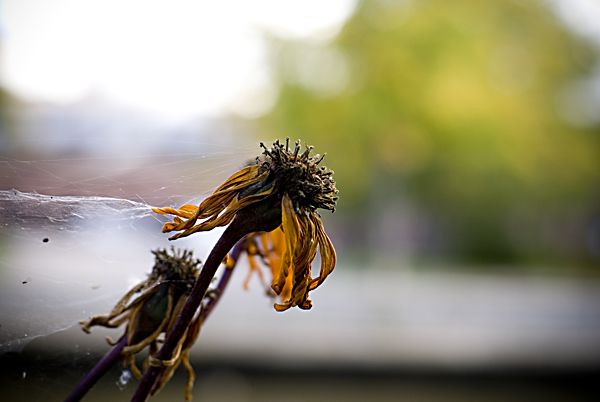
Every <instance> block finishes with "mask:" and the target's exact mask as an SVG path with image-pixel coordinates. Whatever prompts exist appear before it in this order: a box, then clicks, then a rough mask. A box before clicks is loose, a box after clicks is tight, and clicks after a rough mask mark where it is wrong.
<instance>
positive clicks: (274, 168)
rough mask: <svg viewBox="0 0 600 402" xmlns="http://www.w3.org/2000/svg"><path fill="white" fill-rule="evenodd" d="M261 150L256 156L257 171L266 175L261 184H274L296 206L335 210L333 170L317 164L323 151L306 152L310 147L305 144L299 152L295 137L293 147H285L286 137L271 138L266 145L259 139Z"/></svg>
mask: <svg viewBox="0 0 600 402" xmlns="http://www.w3.org/2000/svg"><path fill="white" fill-rule="evenodd" d="M260 146H261V147H262V148H263V149H264V151H263V154H262V155H261V156H259V157H258V158H257V159H256V162H257V163H258V164H259V166H260V173H261V174H262V173H264V172H266V171H268V172H269V175H268V177H267V179H266V182H265V183H263V186H267V185H274V186H276V193H278V194H280V195H283V194H287V195H288V196H289V197H290V199H291V200H292V202H293V203H294V207H295V208H296V209H297V210H301V209H306V210H309V211H314V210H316V209H317V208H323V209H327V210H330V211H335V204H336V201H337V199H338V197H337V193H338V191H337V189H336V187H335V180H333V171H332V170H330V169H328V168H327V167H325V166H319V163H321V161H322V160H323V158H324V157H325V155H323V156H320V155H318V154H317V155H315V156H310V152H311V150H312V149H313V147H312V146H307V147H306V150H305V151H304V152H303V153H300V141H299V140H298V141H296V143H295V146H294V149H293V150H291V149H290V147H289V138H287V139H286V140H285V144H281V143H280V142H279V140H276V141H275V142H273V146H272V147H271V148H270V149H269V148H267V147H266V146H265V145H264V144H263V143H262V142H261V143H260Z"/></svg>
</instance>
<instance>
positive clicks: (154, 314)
mask: <svg viewBox="0 0 600 402" xmlns="http://www.w3.org/2000/svg"><path fill="white" fill-rule="evenodd" d="M152 253H153V254H154V256H155V262H154V267H153V268H152V272H151V273H150V274H149V275H148V278H147V279H146V280H145V281H143V282H141V283H139V284H138V285H136V286H134V287H133V288H131V289H130V290H129V291H128V292H127V293H125V295H124V296H123V297H122V298H121V300H119V302H117V304H116V305H115V307H114V308H113V309H112V311H111V312H110V313H109V314H108V315H98V316H94V317H92V318H90V319H89V320H87V321H82V322H81V323H80V324H81V328H82V329H83V330H84V331H85V332H87V333H89V332H90V329H91V328H92V327H94V326H102V327H107V328H116V327H118V326H120V325H122V324H124V323H126V324H127V326H126V328H125V334H124V335H123V336H125V337H127V346H126V347H125V348H124V349H123V352H122V355H123V363H124V365H125V366H126V367H129V369H130V370H131V372H132V373H133V374H134V375H135V377H136V378H138V379H139V378H140V377H141V376H142V372H141V371H140V369H139V368H138V367H137V365H136V363H135V355H136V354H137V353H139V352H140V351H142V350H143V349H144V348H146V346H149V347H150V348H149V354H148V356H147V358H146V359H145V360H144V363H143V370H144V371H145V370H147V369H148V367H149V366H150V365H157V364H158V365H163V366H166V369H165V371H164V372H163V374H162V376H161V378H160V379H159V381H158V382H157V384H156V386H155V387H154V389H153V393H156V392H158V391H160V389H162V387H163V386H164V385H165V384H166V383H167V382H168V381H169V380H170V379H171V377H172V376H173V373H174V372H175V370H176V369H177V367H178V366H179V364H183V365H184V367H185V368H186V370H187V373H188V381H187V384H186V390H185V398H186V400H191V398H192V394H191V390H192V387H193V384H194V379H195V373H194V370H193V368H192V366H191V364H190V361H189V351H190V348H191V347H192V345H193V343H194V341H195V340H196V338H197V337H198V333H199V331H200V325H201V322H200V320H199V319H198V318H196V319H195V320H194V321H193V322H192V324H191V325H190V327H189V328H188V330H187V332H186V334H185V336H184V337H183V338H182V339H181V341H180V343H179V345H178V348H177V351H176V353H175V354H174V357H173V358H172V359H171V360H169V361H167V362H165V361H157V360H156V359H155V358H154V354H155V353H156V351H157V350H158V346H159V343H160V342H162V336H161V335H162V334H165V333H168V332H169V331H170V330H171V328H172V327H173V325H174V324H175V320H176V319H177V316H178V315H179V313H180V311H181V309H182V308H183V306H184V304H185V302H186V298H187V295H188V294H189V292H190V290H191V288H192V286H193V285H194V282H195V281H196V278H197V277H198V272H199V266H200V260H197V259H194V258H193V255H192V252H191V251H187V250H184V251H183V252H179V251H176V250H174V249H172V253H171V254H170V253H168V252H167V251H166V250H157V251H153V252H152ZM132 298H133V300H132ZM107 340H108V342H109V343H110V344H115V343H116V342H113V341H112V340H111V339H110V338H108V339H107Z"/></svg>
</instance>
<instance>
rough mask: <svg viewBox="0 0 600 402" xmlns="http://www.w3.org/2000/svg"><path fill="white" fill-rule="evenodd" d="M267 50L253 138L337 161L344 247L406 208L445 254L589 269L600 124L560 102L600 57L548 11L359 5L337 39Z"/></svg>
mask: <svg viewBox="0 0 600 402" xmlns="http://www.w3.org/2000/svg"><path fill="white" fill-rule="evenodd" d="M271 49H272V60H273V69H274V76H275V77H276V78H275V79H276V80H277V81H278V82H279V85H280V90H279V97H278V100H277V102H276V104H275V107H274V109H273V110H272V112H271V113H269V114H268V115H267V116H265V117H264V118H263V119H261V120H260V121H259V122H258V123H259V124H260V127H261V129H262V130H261V131H262V132H263V133H264V132H265V131H266V132H267V133H269V134H271V136H272V137H278V136H281V135H282V133H283V135H286V134H287V135H289V136H291V137H296V136H300V137H302V138H304V139H306V141H307V142H309V143H312V144H314V145H315V146H318V149H328V150H331V153H330V156H328V162H327V163H328V165H329V166H332V167H333V168H334V169H335V170H336V179H337V181H338V183H339V188H340V191H341V196H342V197H341V199H340V204H339V212H340V214H342V215H344V214H347V215H346V216H347V218H348V219H347V222H349V223H348V227H347V228H346V229H347V230H346V231H350V232H351V233H354V234H355V236H354V238H353V239H350V240H351V241H353V242H356V243H361V244H364V243H363V242H365V241H366V240H367V239H365V238H364V237H361V236H360V233H364V232H365V227H369V225H372V224H373V216H374V214H375V215H376V214H377V213H379V211H381V210H382V209H385V208H386V206H390V205H391V206H392V207H393V205H394V204H396V203H398V202H400V201H399V200H409V202H410V203H411V205H413V206H415V208H416V209H415V211H421V212H423V211H424V213H423V214H422V216H423V217H425V220H427V221H428V225H430V226H431V227H432V228H433V229H434V230H433V232H434V233H440V231H441V235H436V236H434V238H435V239H438V240H439V239H440V238H441V239H443V242H442V243H443V245H442V250H443V253H442V256H443V257H444V258H450V257H456V258H458V259H460V260H462V261H464V260H470V261H476V262H489V261H494V262H514V261H517V260H518V261H525V260H528V261H531V260H533V261H535V262H558V261H561V262H566V261H570V262H586V261H587V262H591V261H592V260H591V259H592V257H593V252H591V251H590V250H589V247H588V248H586V246H585V244H586V242H585V236H586V233H588V231H590V230H592V228H590V225H591V224H592V223H591V222H592V219H591V218H592V217H593V214H594V213H598V212H599V211H598V209H597V205H598V199H599V198H598V195H599V194H598V188H599V186H598V184H599V183H600V147H599V145H600V143H599V142H600V136H599V135H600V126H599V125H598V123H597V122H596V123H594V122H593V121H590V122H581V121H579V122H578V123H579V124H578V125H575V124H574V123H573V122H570V120H569V115H568V112H569V110H572V109H573V108H575V109H576V108H578V107H579V106H580V105H577V104H576V103H573V102H575V101H574V100H573V99H572V98H573V97H571V98H569V99H570V102H571V103H569V104H566V106H565V101H564V100H565V99H567V98H565V94H566V93H568V91H569V88H570V85H573V84H575V83H577V80H578V79H583V77H585V76H586V75H589V74H590V73H591V72H592V67H593V66H594V63H595V61H596V60H597V56H598V53H597V49H595V48H594V47H593V46H591V44H589V43H586V42H585V41H584V40H583V39H581V38H579V37H576V36H575V35H574V34H572V33H571V32H570V31H569V30H567V29H566V28H565V27H564V26H563V25H562V24H561V23H560V21H559V19H558V18H557V16H556V15H555V13H554V12H553V10H551V9H550V8H548V7H547V6H546V4H544V2H542V1H534V0H530V1H526V0H522V1H506V0H485V1H474V0H456V1H451V2H447V1H443V0H420V1H384V0H381V1H362V2H360V3H359V4H358V6H357V9H356V11H355V13H354V15H353V16H352V17H351V18H350V19H349V21H347V23H346V24H345V26H344V27H343V29H342V30H341V32H340V33H339V34H338V35H337V37H336V38H335V39H334V40H333V42H332V43H329V44H320V43H319V42H312V43H311V42H290V41H281V40H276V39H273V40H272V48H271ZM569 108H570V109H569ZM404 202H405V201H404ZM594 208H596V209H594ZM386 233H387V232H386ZM387 234H388V235H389V233H387ZM392 235H393V233H392ZM424 251H425V252H427V253H429V252H431V251H432V250H431V249H428V248H427V247H426V249H425V250H424Z"/></svg>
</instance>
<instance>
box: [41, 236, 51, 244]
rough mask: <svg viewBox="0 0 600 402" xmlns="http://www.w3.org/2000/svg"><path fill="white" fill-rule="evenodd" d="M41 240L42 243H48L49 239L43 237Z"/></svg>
mask: <svg viewBox="0 0 600 402" xmlns="http://www.w3.org/2000/svg"><path fill="white" fill-rule="evenodd" d="M42 241H43V242H44V243H48V242H49V241H50V239H49V238H47V237H44V238H43V239H42Z"/></svg>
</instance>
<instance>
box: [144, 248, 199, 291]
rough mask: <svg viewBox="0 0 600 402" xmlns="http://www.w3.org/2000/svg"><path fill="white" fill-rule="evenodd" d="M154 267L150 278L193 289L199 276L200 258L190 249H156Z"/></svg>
mask: <svg viewBox="0 0 600 402" xmlns="http://www.w3.org/2000/svg"><path fill="white" fill-rule="evenodd" d="M152 254H154V258H155V260H154V267H153V268H152V273H151V274H150V278H149V279H150V280H151V281H155V282H157V283H158V282H170V283H173V284H175V285H177V286H178V287H181V288H184V289H185V290H187V289H191V288H192V286H193V285H194V282H195V281H196V277H197V276H198V270H199V266H200V264H201V262H200V260H198V259H196V258H194V257H193V253H192V252H191V251H189V250H183V251H181V250H175V249H174V248H172V250H171V253H169V252H167V250H164V249H163V250H155V251H152Z"/></svg>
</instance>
